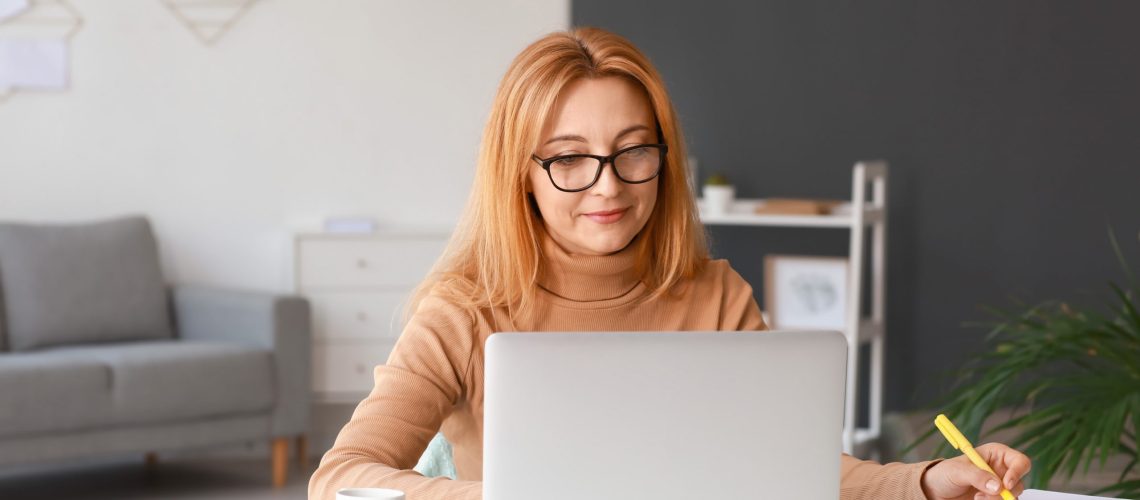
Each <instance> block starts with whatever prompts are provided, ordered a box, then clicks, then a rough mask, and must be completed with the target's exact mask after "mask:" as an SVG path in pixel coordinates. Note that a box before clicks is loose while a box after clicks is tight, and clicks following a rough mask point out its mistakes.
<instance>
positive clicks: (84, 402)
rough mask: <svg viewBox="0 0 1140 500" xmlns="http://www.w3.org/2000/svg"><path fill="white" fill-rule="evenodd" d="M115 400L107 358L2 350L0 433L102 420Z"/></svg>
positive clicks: (50, 429)
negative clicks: (4, 352) (105, 361)
mask: <svg viewBox="0 0 1140 500" xmlns="http://www.w3.org/2000/svg"><path fill="white" fill-rule="evenodd" d="M112 406H113V405H112V400H111V370H110V368H109V367H108V366H107V365H106V363H103V362H101V361H99V360H96V359H93V358H90V359H74V358H70V357H66V356H60V355H57V354H54V353H48V352H28V353H22V352H19V353H8V354H2V355H0V439H2V438H3V437H5V436H10V435H26V434H35V433H44V432H60V431H75V430H81V429H86V428H90V427H95V426H99V425H104V424H106V423H108V422H110V421H111V420H112V413H113V410H112Z"/></svg>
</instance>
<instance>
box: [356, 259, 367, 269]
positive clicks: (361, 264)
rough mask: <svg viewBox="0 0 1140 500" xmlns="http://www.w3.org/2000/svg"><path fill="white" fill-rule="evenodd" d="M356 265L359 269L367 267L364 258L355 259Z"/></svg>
mask: <svg viewBox="0 0 1140 500" xmlns="http://www.w3.org/2000/svg"><path fill="white" fill-rule="evenodd" d="M356 267H357V268H359V269H364V268H366V267H368V261H367V260H364V259H356Z"/></svg>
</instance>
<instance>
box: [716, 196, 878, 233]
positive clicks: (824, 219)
mask: <svg viewBox="0 0 1140 500" xmlns="http://www.w3.org/2000/svg"><path fill="white" fill-rule="evenodd" d="M763 203H764V201H763V200H761V199H750V198H742V199H738V200H735V201H734V202H733V204H732V208H731V209H730V210H729V211H728V213H725V214H709V213H707V210H705V208H704V204H705V200H704V199H701V198H698V199H697V207H698V208H699V209H700V214H701V222H703V223H705V224H709V225H723V226H774V227H832V228H848V229H849V228H851V226H852V225H853V224H854V221H853V217H852V216H851V214H835V215H770V214H757V213H756V212H755V210H756V207H757V206H758V205H761V204H763ZM880 219H882V210H880V209H878V208H874V207H868V208H865V209H863V224H864V225H871V224H874V223H876V222H878V221H879V220H880Z"/></svg>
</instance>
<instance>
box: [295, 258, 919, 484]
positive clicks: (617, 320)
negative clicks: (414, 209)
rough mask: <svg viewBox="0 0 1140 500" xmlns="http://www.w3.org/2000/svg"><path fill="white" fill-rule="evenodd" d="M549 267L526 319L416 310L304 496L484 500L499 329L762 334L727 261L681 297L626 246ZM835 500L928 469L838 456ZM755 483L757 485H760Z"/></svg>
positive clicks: (683, 288) (914, 479)
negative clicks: (432, 473)
mask: <svg viewBox="0 0 1140 500" xmlns="http://www.w3.org/2000/svg"><path fill="white" fill-rule="evenodd" d="M542 251H543V258H544V259H546V262H547V263H549V264H550V265H549V266H548V268H549V269H550V271H549V272H548V273H545V276H543V277H542V278H540V280H539V283H538V285H539V288H540V289H539V291H538V303H539V307H540V308H541V312H540V313H539V314H534V315H532V316H533V317H534V318H536V319H534V320H531V321H529V322H524V321H519V320H515V319H512V318H508V317H507V314H506V311H505V310H504V309H496V310H494V311H491V310H489V309H487V310H480V311H478V313H475V314H471V313H468V312H465V311H464V310H462V309H461V308H459V307H457V306H455V305H454V304H451V303H449V302H447V301H445V300H443V299H441V298H440V297H436V296H430V295H429V296H428V297H427V298H426V299H424V301H423V302H422V303H421V304H420V306H419V308H418V309H417V310H416V312H415V314H414V315H413V316H412V318H411V320H410V321H409V322H408V324H407V326H406V327H405V328H404V332H403V334H402V335H401V336H400V339H399V341H398V342H397V343H396V346H395V348H394V349H393V351H392V354H391V356H390V357H389V358H388V362H387V363H386V364H383V365H378V366H376V368H375V371H374V373H375V379H376V384H375V386H374V387H373V389H372V393H371V394H369V395H368V397H367V398H365V399H364V400H363V401H361V403H360V405H359V406H357V408H356V411H355V412H354V413H353V415H352V419H351V420H350V421H349V422H348V423H347V424H346V425H345V426H344V428H343V429H341V432H340V434H339V435H338V436H337V439H336V443H335V444H334V445H333V447H332V449H330V450H329V451H328V452H327V453H325V455H324V457H323V458H322V459H321V464H320V467H319V468H318V469H317V471H316V472H315V473H314V474H313V477H312V478H311V479H310V481H309V498H310V499H313V500H316V499H320V500H332V499H334V498H335V496H336V491H337V490H338V489H340V488H345V487H386V488H395V489H399V490H403V491H404V492H405V493H407V498H408V500H429V499H449V500H454V499H473V500H474V499H481V498H482V496H483V493H482V483H481V479H482V476H483V461H482V458H483V391H484V385H483V380H484V379H483V360H484V351H483V347H484V345H485V343H486V341H487V337H488V336H490V335H491V334H492V333H495V332H501V331H522V332H527V331H638V330H641V331H645V330H649V331H675V330H742V331H743V330H764V329H766V326H765V325H764V322H763V320H762V319H761V317H760V310H759V307H758V306H757V304H756V301H755V299H754V298H753V296H752V287H751V286H749V285H748V283H747V282H745V281H744V279H743V278H741V277H740V275H739V274H737V273H736V272H735V271H733V270H732V268H731V267H729V265H728V262H727V261H725V260H714V261H711V262H710V263H709V264H708V265H707V266H706V268H705V270H704V271H703V272H702V273H700V274H699V275H698V276H696V277H694V278H693V279H692V280H689V281H687V282H685V283H682V284H680V285H678V287H677V291H678V292H679V293H677V294H673V295H674V296H666V297H665V298H661V299H658V300H654V301H639V300H638V299H639V298H641V297H642V296H643V295H645V294H646V293H647V292H648V289H647V287H646V286H645V284H644V283H642V282H641V281H640V280H639V279H638V276H636V275H635V271H634V265H633V264H634V255H633V245H630V246H629V247H627V248H626V249H625V250H622V251H620V252H617V253H615V254H611V255H606V256H581V255H574V256H571V255H569V254H567V252H566V251H565V250H563V249H562V248H561V247H559V246H558V245H557V244H556V243H554V241H553V240H551V239H550V238H549V237H544V238H543V241H542ZM441 430H442V432H443V434H444V436H445V437H446V438H447V440H448V441H449V442H450V443H451V444H452V448H453V453H454V460H455V468H456V472H457V474H458V480H451V479H447V478H425V477H423V476H421V475H420V474H418V473H416V472H415V471H413V470H411V469H412V468H413V467H415V465H416V463H417V462H418V460H419V458H420V455H422V454H423V452H424V449H425V448H426V447H427V444H428V442H429V441H431V439H432V437H433V436H435V434H436V432H437V431H441ZM840 462H841V464H840V468H841V492H840V498H842V499H850V500H857V499H858V500H864V499H865V500H871V499H883V498H890V499H925V496H924V495H923V493H922V489H921V487H920V485H919V482H920V479H921V476H922V473H923V472H924V471H925V470H926V468H927V467H929V466H930V465H931V464H932V462H924V463H918V464H899V463H894V464H887V465H880V464H877V463H874V462H868V461H861V460H858V459H855V458H852V457H850V456H847V455H844V456H843V457H842V458H841V461H840ZM757 488H758V489H760V488H763V485H757Z"/></svg>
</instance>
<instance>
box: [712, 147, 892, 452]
mask: <svg viewBox="0 0 1140 500" xmlns="http://www.w3.org/2000/svg"><path fill="white" fill-rule="evenodd" d="M868 184H871V186H872V189H871V193H870V194H871V199H870V200H868V199H867V185H868ZM698 203H699V204H700V205H701V221H702V222H703V223H705V224H706V225H734V226H767V227H773V226H775V227H803V228H835V229H846V230H848V231H850V232H851V242H850V243H851V245H850V250H849V251H848V259H849V262H850V265H849V266H848V269H849V271H848V272H849V275H848V279H847V313H846V321H845V325H844V326H845V327H844V331H843V334H844V335H846V336H847V343H848V349H847V393H846V395H847V400H846V404H845V405H844V408H845V415H844V418H843V450H844V451H845V452H846V453H851V454H856V453H857V454H859V455H866V454H867V453H866V452H867V450H868V446H870V445H871V444H873V443H874V442H876V441H877V440H878V439H879V436H880V433H881V430H882V415H883V364H884V361H885V358H884V346H883V344H884V342H885V340H886V338H885V337H886V325H885V323H884V318H885V312H886V264H887V260H886V253H887V249H886V246H887V245H886V243H887V163H886V162H885V161H882V160H876V161H863V162H859V163H856V164H855V167H854V169H853V172H852V175H851V202H850V203H851V204H850V211H849V213H843V214H838V215H766V214H756V213H755V212H754V210H755V207H756V206H757V205H758V204H760V203H762V200H754V199H740V200H736V201H735V203H734V205H733V207H732V208H731V209H730V210H729V212H728V213H726V214H716V215H712V214H707V213H706V210H704V203H703V200H699V201H698ZM868 227H870V228H871V263H870V269H869V271H868V272H867V274H868V275H869V277H870V279H871V297H870V300H871V303H870V313H871V314H870V316H869V317H864V316H863V315H862V309H863V308H862V305H863V303H864V302H863V299H864V297H863V279H864V270H863V268H864V267H865V266H864V265H863V262H864V255H865V253H864V252H865V250H864V246H865V236H864V233H865V230H866V228H868ZM864 344H870V346H871V353H870V368H871V379H870V395H869V396H870V400H869V403H870V405H869V408H870V420H869V423H870V426H869V427H866V428H857V427H856V426H855V422H856V420H855V410H856V408H857V407H858V405H857V403H858V401H859V384H858V381H859V355H860V347H861V346H862V345H864Z"/></svg>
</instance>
